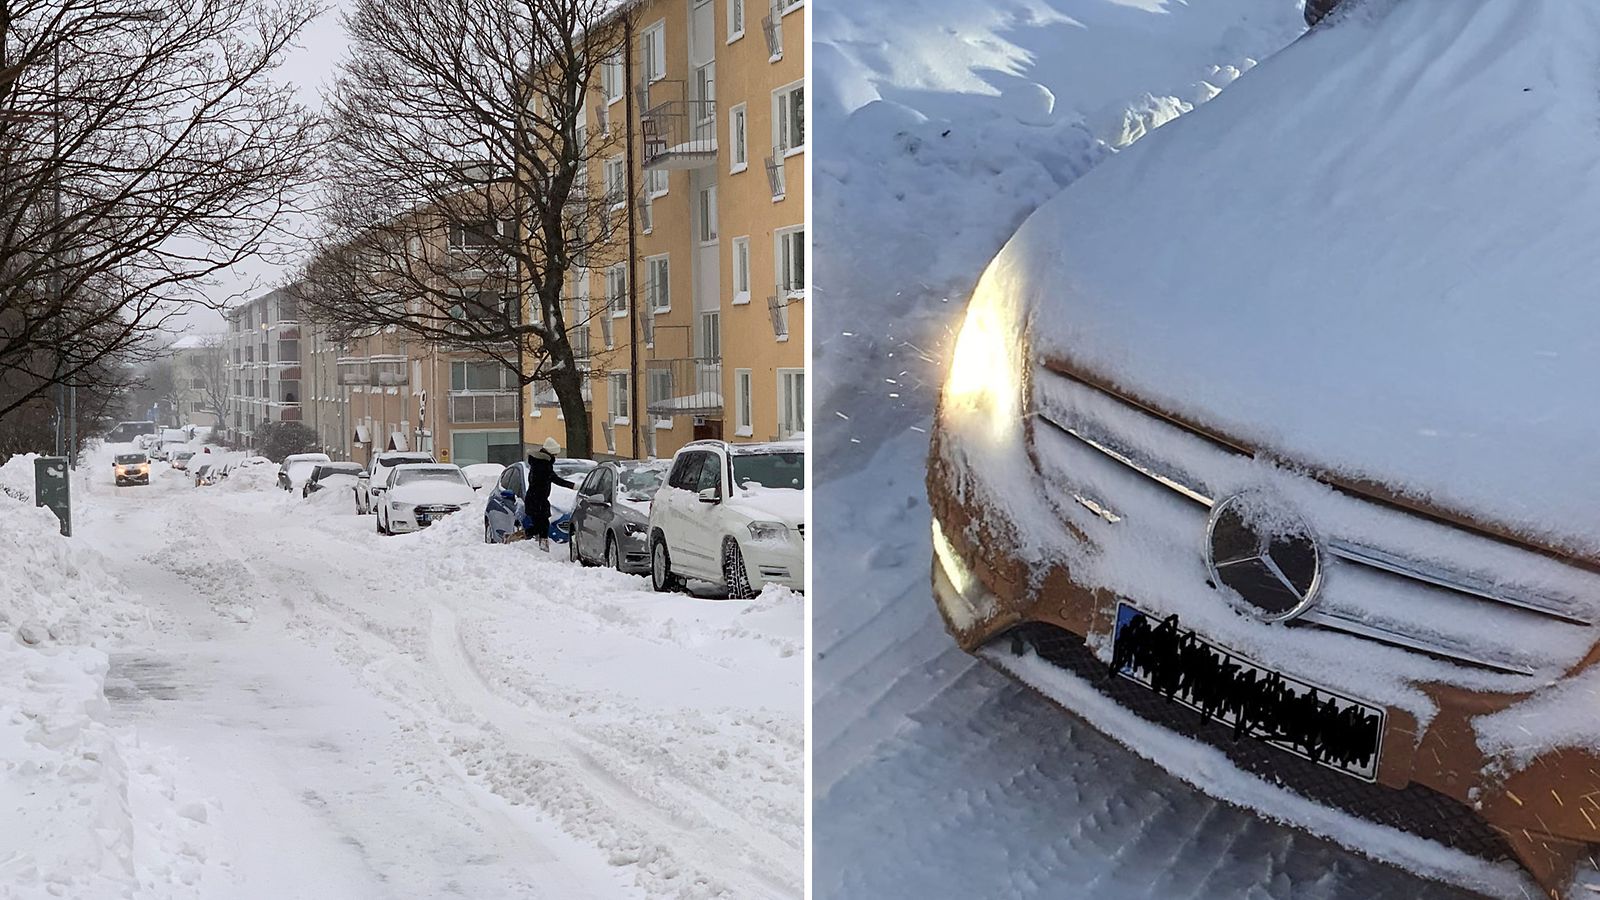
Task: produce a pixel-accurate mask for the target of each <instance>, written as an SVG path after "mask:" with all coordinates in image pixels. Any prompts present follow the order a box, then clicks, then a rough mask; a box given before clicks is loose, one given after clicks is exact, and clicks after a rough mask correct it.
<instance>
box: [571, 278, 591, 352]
mask: <svg viewBox="0 0 1600 900" xmlns="http://www.w3.org/2000/svg"><path fill="white" fill-rule="evenodd" d="M577 280H578V291H577V296H576V297H574V298H573V301H572V320H571V321H569V322H568V323H567V340H568V341H569V342H570V343H571V344H572V355H573V358H575V359H588V358H589V328H590V322H589V316H590V315H591V312H590V309H589V271H588V270H587V269H579V270H578V278H577Z"/></svg>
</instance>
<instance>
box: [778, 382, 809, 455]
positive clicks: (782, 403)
mask: <svg viewBox="0 0 1600 900" xmlns="http://www.w3.org/2000/svg"><path fill="white" fill-rule="evenodd" d="M805 430H806V371H805V370H804V369H779V370H778V437H780V438H787V437H793V436H794V435H796V434H800V433H801V432H803V431H805Z"/></svg>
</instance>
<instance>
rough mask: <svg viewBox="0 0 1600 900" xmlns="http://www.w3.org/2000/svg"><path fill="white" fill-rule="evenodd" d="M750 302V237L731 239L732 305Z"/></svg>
mask: <svg viewBox="0 0 1600 900" xmlns="http://www.w3.org/2000/svg"><path fill="white" fill-rule="evenodd" d="M749 302H750V236H749V235H745V236H744V237H736V238H734V239H733V303H734V305H735V306H742V305H743V304H746V303H749Z"/></svg>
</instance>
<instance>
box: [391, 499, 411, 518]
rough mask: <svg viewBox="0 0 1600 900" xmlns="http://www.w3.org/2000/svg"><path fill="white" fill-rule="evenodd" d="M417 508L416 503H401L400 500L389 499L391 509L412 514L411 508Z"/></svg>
mask: <svg viewBox="0 0 1600 900" xmlns="http://www.w3.org/2000/svg"><path fill="white" fill-rule="evenodd" d="M415 508H416V504H415V503H401V502H400V501H399V500H390V501H389V511H390V512H397V513H404V514H405V515H408V516H409V515H411V510H413V509H415Z"/></svg>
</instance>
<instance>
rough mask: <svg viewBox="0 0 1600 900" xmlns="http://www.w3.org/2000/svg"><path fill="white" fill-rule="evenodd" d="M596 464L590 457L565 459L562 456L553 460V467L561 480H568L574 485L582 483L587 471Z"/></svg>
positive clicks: (587, 473)
mask: <svg viewBox="0 0 1600 900" xmlns="http://www.w3.org/2000/svg"><path fill="white" fill-rule="evenodd" d="M597 465H599V463H597V462H595V461H594V460H592V459H582V458H579V459H567V458H565V457H563V458H561V459H558V460H556V461H555V463H554V468H555V470H556V474H557V475H559V476H560V477H561V480H563V481H569V482H571V483H572V484H573V485H574V486H576V485H579V484H582V483H583V479H584V478H586V477H588V475H589V472H590V471H591V470H592V469H594V467H595V466H597Z"/></svg>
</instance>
